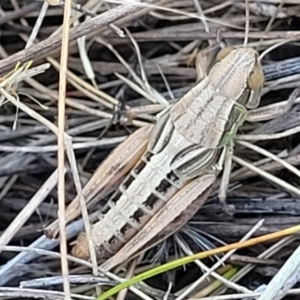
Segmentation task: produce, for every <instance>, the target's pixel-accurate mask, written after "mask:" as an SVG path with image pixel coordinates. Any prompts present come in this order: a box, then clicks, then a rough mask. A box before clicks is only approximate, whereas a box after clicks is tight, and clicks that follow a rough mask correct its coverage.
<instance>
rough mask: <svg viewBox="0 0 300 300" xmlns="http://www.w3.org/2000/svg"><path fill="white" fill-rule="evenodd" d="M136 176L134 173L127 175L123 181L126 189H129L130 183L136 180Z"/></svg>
mask: <svg viewBox="0 0 300 300" xmlns="http://www.w3.org/2000/svg"><path fill="white" fill-rule="evenodd" d="M134 179H135V178H134V177H133V176H132V175H129V176H127V178H126V179H125V180H124V181H123V182H122V185H123V186H124V188H125V189H127V188H128V187H129V186H130V184H131V183H132V182H133V181H134Z"/></svg>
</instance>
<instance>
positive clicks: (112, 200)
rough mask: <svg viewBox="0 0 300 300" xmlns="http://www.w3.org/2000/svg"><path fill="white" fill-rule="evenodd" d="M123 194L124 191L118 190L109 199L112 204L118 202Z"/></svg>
mask: <svg viewBox="0 0 300 300" xmlns="http://www.w3.org/2000/svg"><path fill="white" fill-rule="evenodd" d="M121 196H122V193H121V192H120V190H116V191H115V193H114V194H113V195H112V197H111V198H110V199H109V201H111V202H112V204H116V203H117V202H118V200H119V199H120V197H121Z"/></svg>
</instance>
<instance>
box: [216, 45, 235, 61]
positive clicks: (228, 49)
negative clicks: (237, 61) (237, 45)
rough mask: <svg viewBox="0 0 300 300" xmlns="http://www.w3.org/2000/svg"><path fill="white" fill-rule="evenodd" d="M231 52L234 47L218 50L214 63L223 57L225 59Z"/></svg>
mask: <svg viewBox="0 0 300 300" xmlns="http://www.w3.org/2000/svg"><path fill="white" fill-rule="evenodd" d="M232 50H234V47H226V48H223V49H222V50H220V52H219V53H218V55H217V58H216V61H220V60H222V59H223V58H224V57H226V56H227V55H228V54H229V53H230V52H231V51H232Z"/></svg>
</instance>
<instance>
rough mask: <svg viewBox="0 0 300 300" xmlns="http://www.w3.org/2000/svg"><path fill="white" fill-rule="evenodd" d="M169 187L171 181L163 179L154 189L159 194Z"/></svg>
mask: <svg viewBox="0 0 300 300" xmlns="http://www.w3.org/2000/svg"><path fill="white" fill-rule="evenodd" d="M170 187H171V183H170V182H168V181H167V180H165V179H163V180H162V182H161V183H160V185H159V186H158V187H157V188H155V190H156V191H158V192H159V193H160V194H165V193H166V191H167V190H168V189H169V188H170Z"/></svg>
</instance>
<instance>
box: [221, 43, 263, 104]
mask: <svg viewBox="0 0 300 300" xmlns="http://www.w3.org/2000/svg"><path fill="white" fill-rule="evenodd" d="M216 62H217V63H216V67H217V65H219V66H218V69H219V70H221V68H222V69H223V70H224V71H223V74H224V80H223V81H222V82H223V83H226V86H227V87H226V88H227V90H228V96H229V97H230V98H231V99H234V100H235V101H236V102H238V103H240V104H242V105H243V106H245V107H246V108H250V109H253V108H255V107H257V106H258V105H259V101H260V92H261V89H262V87H263V84H264V75H263V71H262V67H261V64H260V61H259V57H258V53H257V52H256V51H255V50H254V49H253V48H250V47H227V48H224V49H222V50H221V51H220V52H219V54H218V55H217V59H216ZM220 67H221V68H220Z"/></svg>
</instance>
